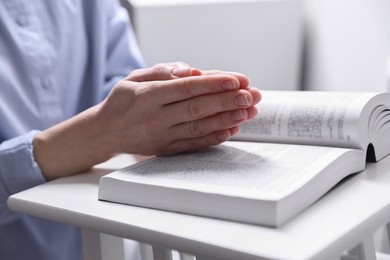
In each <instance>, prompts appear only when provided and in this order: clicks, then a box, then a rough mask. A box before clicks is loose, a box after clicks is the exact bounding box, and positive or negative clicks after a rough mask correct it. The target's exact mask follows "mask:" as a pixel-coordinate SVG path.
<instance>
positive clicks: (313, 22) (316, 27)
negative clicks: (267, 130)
mask: <svg viewBox="0 0 390 260" xmlns="http://www.w3.org/2000/svg"><path fill="white" fill-rule="evenodd" d="M122 2H123V3H126V5H127V6H128V7H129V8H128V9H129V12H130V13H131V17H132V20H133V24H134V27H135V29H136V33H137V36H138V38H139V42H140V45H141V48H142V50H143V52H144V54H145V58H146V61H147V63H148V65H153V64H155V63H157V62H167V61H173V60H182V61H186V62H188V63H190V64H191V65H193V66H196V67H200V68H204V69H210V68H218V69H224V70H236V71H241V72H243V73H245V74H247V75H248V76H249V77H250V78H251V81H252V85H253V86H255V87H258V88H260V89H286V90H294V89H307V90H350V91H363V90H364V91H389V73H390V0H122ZM302 48H304V51H302Z"/></svg>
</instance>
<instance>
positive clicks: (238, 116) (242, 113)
mask: <svg viewBox="0 0 390 260" xmlns="http://www.w3.org/2000/svg"><path fill="white" fill-rule="evenodd" d="M246 117H247V112H246V110H245V109H244V110H243V109H239V110H236V111H234V112H232V113H231V114H230V119H231V120H232V121H233V122H239V121H242V120H244V119H245V118H246Z"/></svg>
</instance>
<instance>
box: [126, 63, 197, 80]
mask: <svg viewBox="0 0 390 260" xmlns="http://www.w3.org/2000/svg"><path fill="white" fill-rule="evenodd" d="M200 74H201V73H200V71H199V70H197V69H195V68H191V66H189V65H188V64H186V63H184V62H173V63H159V64H156V65H154V66H153V67H150V68H144V69H137V70H134V71H132V73H130V75H129V76H128V77H127V78H126V79H127V80H131V81H135V82H142V81H155V80H170V79H175V78H178V77H189V76H195V75H200Z"/></svg>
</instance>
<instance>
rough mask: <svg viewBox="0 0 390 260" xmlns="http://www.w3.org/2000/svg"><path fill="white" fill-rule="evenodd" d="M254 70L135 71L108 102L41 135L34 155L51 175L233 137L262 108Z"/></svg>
mask: <svg viewBox="0 0 390 260" xmlns="http://www.w3.org/2000/svg"><path fill="white" fill-rule="evenodd" d="M260 99H261V95H260V92H259V91H258V90H257V89H254V88H249V80H248V78H247V77H246V76H244V75H242V74H239V73H233V72H221V71H200V70H198V69H194V68H191V67H190V66H188V65H187V64H184V63H180V62H176V63H167V64H158V65H155V66H154V67H151V68H147V69H140V70H135V71H133V72H132V73H131V74H130V75H128V76H127V77H126V78H125V79H123V80H121V81H119V82H118V83H117V84H116V85H115V86H114V87H113V89H112V90H111V92H110V94H109V95H108V97H107V98H106V99H105V100H104V101H102V102H101V103H100V104H98V105H96V106H93V107H91V108H89V109H87V110H86V111H83V112H82V113H80V114H78V115H76V116H74V117H72V118H70V119H68V120H66V121H64V122H62V123H60V124H58V125H55V126H53V127H51V128H49V129H46V130H44V131H42V132H40V133H38V134H37V135H36V136H35V137H34V140H33V147H34V151H33V152H34V158H35V160H36V162H37V163H38V165H39V167H40V169H41V171H42V173H43V175H44V176H45V178H46V179H47V180H51V179H55V178H58V177H62V176H67V175H71V174H75V173H79V172H81V171H85V170H88V169H89V168H90V167H92V166H93V165H95V164H98V163H101V162H103V161H105V160H107V159H109V158H110V157H112V156H113V155H115V154H117V153H131V154H143V155H171V154H175V153H179V152H183V151H188V150H196V149H201V148H204V147H207V146H211V145H216V144H219V143H222V142H224V141H227V140H229V139H230V138H231V136H233V135H235V134H237V133H238V131H239V128H238V127H239V125H240V124H242V123H244V122H245V121H247V120H249V119H251V118H253V117H254V116H255V115H256V114H257V110H256V107H255V105H256V104H257V103H258V102H259V101H260Z"/></svg>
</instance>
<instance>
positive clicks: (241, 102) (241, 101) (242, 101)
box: [234, 95, 251, 107]
mask: <svg viewBox="0 0 390 260" xmlns="http://www.w3.org/2000/svg"><path fill="white" fill-rule="evenodd" d="M234 103H235V104H236V105H237V106H240V107H246V106H249V105H251V103H250V102H249V99H248V97H247V95H239V96H237V97H236V98H235V99H234Z"/></svg>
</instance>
